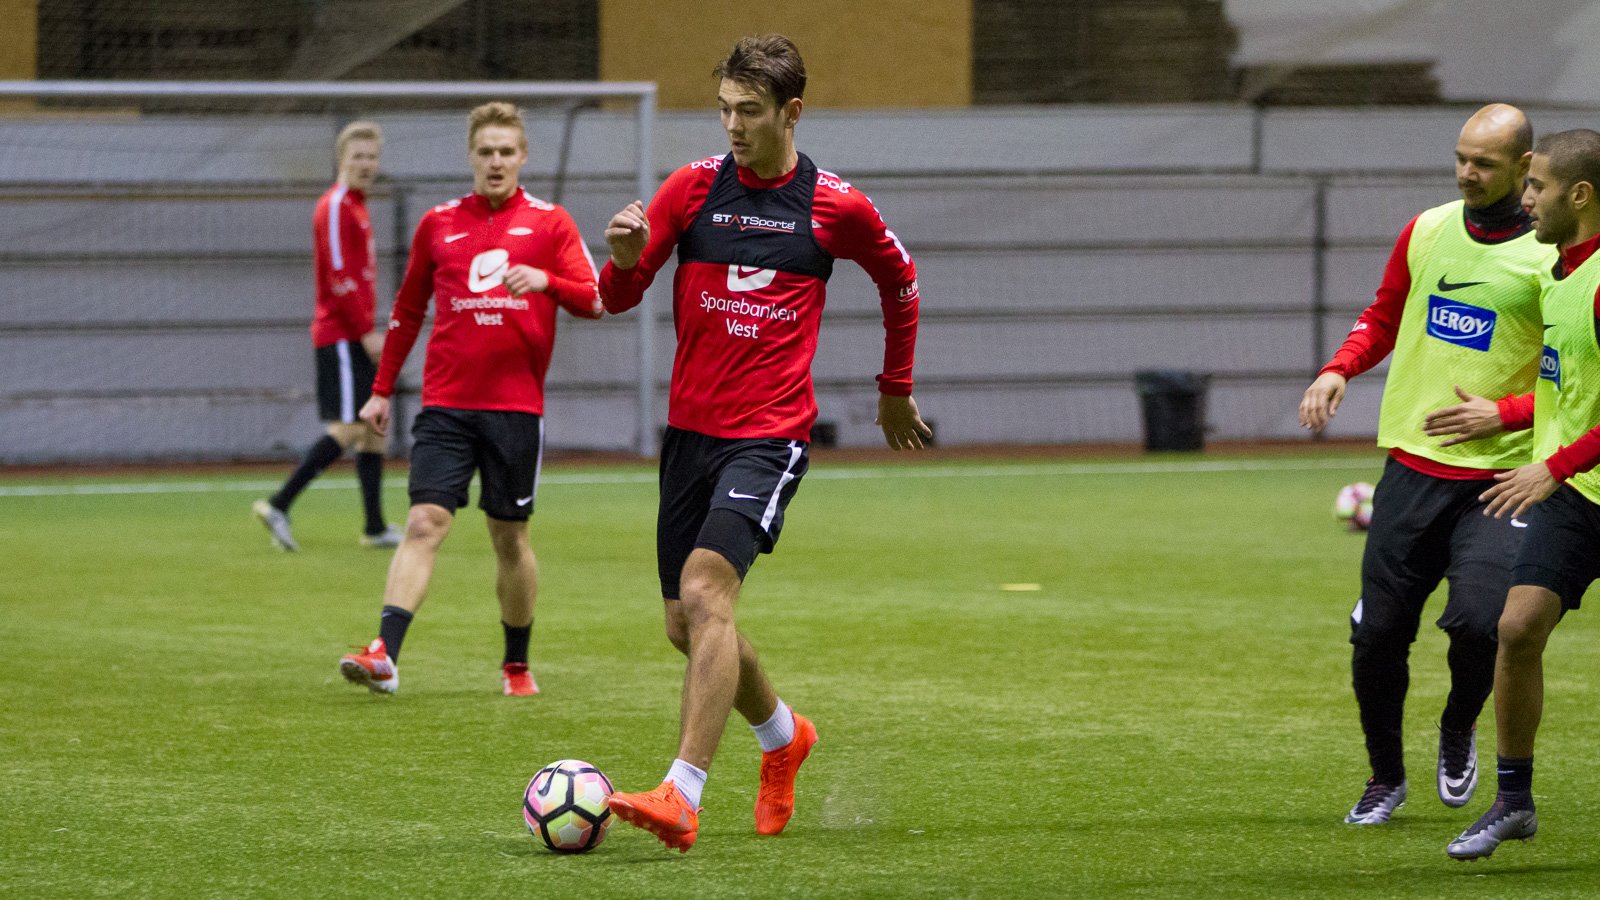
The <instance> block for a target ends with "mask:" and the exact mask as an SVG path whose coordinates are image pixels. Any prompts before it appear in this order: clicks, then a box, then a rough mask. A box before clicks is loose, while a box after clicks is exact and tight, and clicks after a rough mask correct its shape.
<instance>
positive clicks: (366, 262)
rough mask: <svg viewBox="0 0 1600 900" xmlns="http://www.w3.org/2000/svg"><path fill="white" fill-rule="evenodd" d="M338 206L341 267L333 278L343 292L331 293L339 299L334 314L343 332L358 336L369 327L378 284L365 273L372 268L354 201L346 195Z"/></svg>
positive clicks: (367, 330) (365, 237) (365, 238)
mask: <svg viewBox="0 0 1600 900" xmlns="http://www.w3.org/2000/svg"><path fill="white" fill-rule="evenodd" d="M341 206H342V207H344V208H343V209H341V210H340V212H341V213H343V214H342V215H340V216H339V234H338V240H339V246H340V249H341V250H342V251H343V252H342V254H341V256H342V262H343V263H344V268H343V269H342V270H341V271H340V272H339V273H338V274H337V275H336V276H335V279H336V280H339V281H342V282H343V283H344V285H345V286H346V292H345V293H343V294H341V293H339V292H338V291H337V290H336V291H335V292H334V296H336V297H337V298H338V300H337V303H336V306H335V309H334V314H335V315H336V316H337V317H338V319H339V323H340V324H341V325H343V326H344V328H345V333H346V334H350V335H356V336H361V335H365V334H366V333H367V332H369V331H371V330H372V312H371V311H372V309H373V307H374V305H375V301H376V299H377V296H376V295H377V286H376V285H374V284H373V283H372V282H371V281H370V280H369V279H368V278H367V274H368V273H369V272H371V271H373V263H372V260H371V259H368V258H367V236H366V235H365V234H363V233H362V231H361V224H360V223H359V222H357V221H356V217H355V213H354V210H353V209H351V208H350V207H352V206H354V203H353V201H351V200H350V196H349V195H348V194H346V195H345V202H344V203H342V204H341ZM329 237H330V238H332V237H333V235H329Z"/></svg>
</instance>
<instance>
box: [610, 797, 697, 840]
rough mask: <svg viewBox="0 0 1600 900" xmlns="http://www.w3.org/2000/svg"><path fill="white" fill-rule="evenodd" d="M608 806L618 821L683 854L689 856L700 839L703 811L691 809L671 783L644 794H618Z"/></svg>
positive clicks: (611, 798)
mask: <svg viewBox="0 0 1600 900" xmlns="http://www.w3.org/2000/svg"><path fill="white" fill-rule="evenodd" d="M606 803H607V804H609V805H610V806H611V811H612V812H614V813H616V814H617V818H619V819H621V820H622V821H624V822H627V823H628V824H629V825H632V826H634V827H636V828H643V829H644V830H645V831H648V832H650V833H651V834H653V835H655V836H656V839H657V840H659V841H661V843H663V844H666V845H667V846H668V847H671V848H674V849H676V850H677V851H678V852H679V853H688V852H689V848H690V847H693V846H694V841H695V838H697V837H699V835H700V811H699V810H697V809H694V808H692V807H690V806H689V801H688V800H685V799H684V797H683V793H682V792H680V791H679V790H678V788H677V786H676V785H674V784H673V783H672V782H670V781H663V782H661V786H660V787H657V788H656V789H655V790H652V791H645V792H644V793H642V794H622V793H614V794H612V795H611V797H610V799H608V800H607V801H606Z"/></svg>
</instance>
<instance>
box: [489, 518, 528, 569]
mask: <svg viewBox="0 0 1600 900" xmlns="http://www.w3.org/2000/svg"><path fill="white" fill-rule="evenodd" d="M489 543H490V544H492V545H493V546H494V554H495V556H498V557H499V558H501V559H503V560H515V559H521V558H522V556H523V554H524V553H532V552H533V549H532V548H531V547H530V546H529V545H528V528H527V523H525V522H515V523H513V522H494V521H492V520H491V522H490V525H489Z"/></svg>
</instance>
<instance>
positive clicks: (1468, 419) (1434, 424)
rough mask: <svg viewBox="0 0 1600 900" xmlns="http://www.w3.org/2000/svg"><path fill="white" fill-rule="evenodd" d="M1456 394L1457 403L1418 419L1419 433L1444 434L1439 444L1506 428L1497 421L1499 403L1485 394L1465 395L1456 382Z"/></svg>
mask: <svg viewBox="0 0 1600 900" xmlns="http://www.w3.org/2000/svg"><path fill="white" fill-rule="evenodd" d="M1456 396H1457V397H1460V398H1461V402H1460V403H1457V404H1456V405H1455V406H1446V407H1445V408H1444V409H1436V410H1434V411H1433V412H1431V413H1428V414H1427V415H1426V416H1425V417H1423V419H1422V433H1423V434H1426V435H1428V436H1429V437H1444V436H1446V435H1448V437H1446V439H1445V440H1442V441H1440V442H1439V446H1441V447H1451V446H1454V445H1456V444H1462V443H1466V442H1467V441H1475V440H1478V439H1479V438H1486V437H1493V436H1494V435H1497V434H1499V433H1500V432H1502V431H1505V430H1506V427H1505V424H1504V423H1503V422H1501V421H1500V404H1498V403H1496V402H1495V401H1493V400H1490V399H1489V398H1488V397H1479V396H1477V395H1476V394H1469V393H1467V392H1466V391H1463V390H1462V389H1461V386H1460V385H1456Z"/></svg>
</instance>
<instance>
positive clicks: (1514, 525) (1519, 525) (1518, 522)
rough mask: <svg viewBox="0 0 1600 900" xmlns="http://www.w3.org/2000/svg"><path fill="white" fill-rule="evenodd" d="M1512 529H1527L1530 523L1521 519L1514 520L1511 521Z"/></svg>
mask: <svg viewBox="0 0 1600 900" xmlns="http://www.w3.org/2000/svg"><path fill="white" fill-rule="evenodd" d="M1511 527H1512V528H1527V527H1528V523H1527V522H1524V521H1522V520H1521V519H1516V518H1513V519H1512V520H1511Z"/></svg>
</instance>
